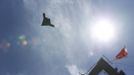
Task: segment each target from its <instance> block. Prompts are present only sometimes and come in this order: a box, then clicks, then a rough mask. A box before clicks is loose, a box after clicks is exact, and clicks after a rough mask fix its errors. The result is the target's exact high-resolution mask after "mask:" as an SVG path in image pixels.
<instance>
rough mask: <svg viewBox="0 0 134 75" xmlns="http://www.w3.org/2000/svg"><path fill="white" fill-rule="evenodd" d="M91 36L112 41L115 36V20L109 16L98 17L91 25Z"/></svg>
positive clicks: (104, 40)
mask: <svg viewBox="0 0 134 75" xmlns="http://www.w3.org/2000/svg"><path fill="white" fill-rule="evenodd" d="M90 30H91V37H92V38H93V39H95V40H98V41H101V42H108V41H112V39H114V36H115V27H114V24H113V21H111V20H110V19H108V18H99V19H96V20H95V21H94V23H93V25H92V27H91V29H90Z"/></svg>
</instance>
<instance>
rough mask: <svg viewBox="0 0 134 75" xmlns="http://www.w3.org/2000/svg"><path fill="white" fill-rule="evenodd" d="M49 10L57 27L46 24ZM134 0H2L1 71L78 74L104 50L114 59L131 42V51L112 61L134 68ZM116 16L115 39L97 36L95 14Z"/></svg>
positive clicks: (6, 74)
mask: <svg viewBox="0 0 134 75" xmlns="http://www.w3.org/2000/svg"><path fill="white" fill-rule="evenodd" d="M43 12H45V13H46V15H47V17H49V18H51V22H52V23H53V24H55V26H56V27H55V28H51V27H42V26H40V25H41V22H42V19H43V17H42V13H43ZM133 13H134V1H133V0H111V1H110V0H38V1H37V0H14V1H11V0H1V1H0V75H55V74H57V75H78V74H79V73H78V72H82V73H85V72H87V70H88V69H89V68H90V67H91V66H92V65H93V64H94V63H96V62H97V61H98V60H99V59H100V57H102V55H105V56H107V57H108V58H109V59H110V60H112V59H113V58H114V57H115V55H116V54H117V53H118V52H119V51H120V49H121V48H123V47H124V45H126V47H127V49H128V56H127V57H126V58H124V59H122V60H119V61H113V64H112V65H113V66H114V67H118V68H119V69H120V70H121V69H122V70H123V71H124V72H125V73H126V74H127V75H131V74H133V73H134V72H133V69H134V65H133V63H134V58H133V56H134V55H133V53H134V51H133V49H134V46H133V44H134V40H133V38H134V34H133V32H134V29H133V28H134V25H133V24H134V23H133V19H134V18H133V17H134V15H133ZM97 16H103V17H107V16H108V17H109V16H110V18H112V19H113V20H114V21H115V23H116V24H115V25H114V26H115V27H116V29H117V31H116V33H117V35H115V39H113V40H112V41H111V42H108V43H104V42H98V41H96V40H92V39H91V38H90V34H89V32H88V31H89V30H88V28H89V29H90V27H91V26H92V21H93V20H92V19H93V18H96V17H97Z"/></svg>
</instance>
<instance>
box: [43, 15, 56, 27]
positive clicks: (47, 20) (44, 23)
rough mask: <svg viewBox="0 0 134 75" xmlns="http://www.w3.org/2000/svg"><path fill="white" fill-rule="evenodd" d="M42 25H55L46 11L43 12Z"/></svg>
mask: <svg viewBox="0 0 134 75" xmlns="http://www.w3.org/2000/svg"><path fill="white" fill-rule="evenodd" d="M41 26H51V27H55V26H54V25H53V24H51V21H50V19H49V18H47V17H46V16H45V13H43V21H42V24H41Z"/></svg>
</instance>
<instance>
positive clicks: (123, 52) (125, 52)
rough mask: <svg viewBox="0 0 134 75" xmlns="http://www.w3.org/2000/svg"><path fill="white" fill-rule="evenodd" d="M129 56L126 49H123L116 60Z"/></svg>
mask: <svg viewBox="0 0 134 75" xmlns="http://www.w3.org/2000/svg"><path fill="white" fill-rule="evenodd" d="M127 55H128V51H127V49H126V47H124V48H122V49H121V50H120V52H119V53H118V54H117V55H116V59H122V58H124V57H126V56H127Z"/></svg>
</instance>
